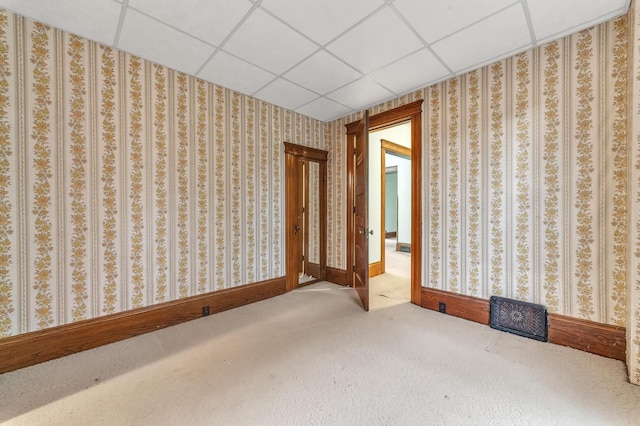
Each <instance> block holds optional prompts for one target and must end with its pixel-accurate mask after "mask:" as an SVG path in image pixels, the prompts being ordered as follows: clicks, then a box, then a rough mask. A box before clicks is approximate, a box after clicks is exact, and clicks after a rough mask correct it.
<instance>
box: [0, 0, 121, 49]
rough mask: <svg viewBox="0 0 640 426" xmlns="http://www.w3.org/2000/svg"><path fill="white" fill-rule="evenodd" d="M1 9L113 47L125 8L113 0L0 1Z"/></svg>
mask: <svg viewBox="0 0 640 426" xmlns="http://www.w3.org/2000/svg"><path fill="white" fill-rule="evenodd" d="M0 6H2V7H5V8H7V9H8V10H11V11H14V12H16V13H19V14H20V15H24V16H27V17H29V18H32V19H35V20H37V21H40V22H45V23H47V24H49V25H51V26H54V27H56V28H59V29H61V30H64V31H67V32H69V33H71V34H77V35H81V36H83V37H85V38H88V39H89V40H93V41H97V42H100V43H103V44H107V45H112V44H113V39H114V38H115V35H116V29H117V28H118V20H119V19H120V9H121V8H122V5H121V4H118V3H115V2H113V1H111V0H93V1H90V2H88V1H86V0H47V1H42V0H0Z"/></svg>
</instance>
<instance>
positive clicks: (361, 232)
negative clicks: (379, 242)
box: [360, 228, 373, 235]
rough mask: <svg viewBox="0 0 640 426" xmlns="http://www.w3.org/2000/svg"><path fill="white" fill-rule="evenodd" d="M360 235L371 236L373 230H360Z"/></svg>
mask: <svg viewBox="0 0 640 426" xmlns="http://www.w3.org/2000/svg"><path fill="white" fill-rule="evenodd" d="M360 234H369V235H373V229H366V228H362V229H361V230H360Z"/></svg>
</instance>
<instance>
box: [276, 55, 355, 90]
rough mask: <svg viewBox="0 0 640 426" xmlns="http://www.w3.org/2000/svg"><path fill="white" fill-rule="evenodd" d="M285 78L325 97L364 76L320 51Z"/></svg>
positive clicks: (288, 73)
mask: <svg viewBox="0 0 640 426" xmlns="http://www.w3.org/2000/svg"><path fill="white" fill-rule="evenodd" d="M284 77H285V78H287V79H288V80H291V81H293V82H294V83H297V84H299V85H301V86H304V87H307V88H309V89H311V90H313V91H314V92H317V93H320V94H321V95H324V94H326V93H328V92H331V91H332V90H335V89H337V88H338V87H341V86H344V85H345V84H347V83H349V82H352V81H353V80H356V79H358V78H360V77H362V74H360V73H359V72H358V71H356V70H354V69H353V68H351V67H349V66H347V65H345V64H344V63H343V62H342V61H340V60H339V59H336V58H335V57H334V56H332V55H330V54H329V53H327V52H325V51H324V50H320V51H318V52H317V53H315V54H314V55H313V56H311V57H310V58H308V59H307V60H305V61H304V62H302V63H301V64H300V65H298V66H296V67H295V68H293V69H292V70H291V71H289V72H287V73H286V74H285V75H284Z"/></svg>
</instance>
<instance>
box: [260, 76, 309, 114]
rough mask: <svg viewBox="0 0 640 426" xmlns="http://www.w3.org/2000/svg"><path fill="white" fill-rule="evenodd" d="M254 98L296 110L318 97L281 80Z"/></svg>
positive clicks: (271, 84) (262, 90)
mask: <svg viewBox="0 0 640 426" xmlns="http://www.w3.org/2000/svg"><path fill="white" fill-rule="evenodd" d="M254 96H255V97H256V98H258V99H262V100H264V101H267V102H271V103H272V104H275V105H279V106H282V107H285V108H288V109H296V108H298V107H299V106H301V105H304V104H306V103H307V102H310V101H312V100H314V99H315V98H317V97H318V95H316V94H315V93H313V92H310V91H308V90H307V89H303V88H302V87H300V86H296V85H295V84H293V83H291V82H289V81H287V80H283V79H281V78H279V79H277V80H275V81H274V82H272V83H270V84H269V85H268V86H266V87H265V88H263V89H261V90H259V91H258V92H256V93H255V95H254Z"/></svg>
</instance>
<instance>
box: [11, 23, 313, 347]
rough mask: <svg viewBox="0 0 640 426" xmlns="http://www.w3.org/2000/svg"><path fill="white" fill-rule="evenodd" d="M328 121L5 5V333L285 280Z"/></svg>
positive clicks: (31, 329)
mask: <svg viewBox="0 0 640 426" xmlns="http://www.w3.org/2000/svg"><path fill="white" fill-rule="evenodd" d="M324 130H325V129H324V124H323V123H322V122H319V121H317V120H313V119H310V118H308V117H304V116H301V115H299V114H296V113H293V112H291V111H289V110H285V109H283V108H280V107H275V106H273V105H270V104H267V103H265V102H261V101H258V100H256V99H254V98H251V97H248V96H244V95H241V94H239V93H236V92H233V91H230V90H227V89H224V88H222V87H218V86H215V85H213V84H210V83H206V82H204V81H202V80H199V79H197V78H194V77H192V76H188V75H185V74H182V73H179V72H176V71H173V70H170V69H168V68H165V67H163V66H159V65H156V64H152V63H150V62H147V61H143V60H141V59H138V58H137V57H135V56H131V55H128V54H125V53H122V52H119V51H115V50H113V49H111V48H109V47H105V46H101V45H99V44H96V43H93V42H89V41H86V40H84V39H81V38H79V37H76V36H73V35H70V34H67V33H64V32H62V31H59V30H56V29H53V28H50V27H47V26H45V25H42V24H39V23H35V22H33V21H31V20H29V19H25V18H22V17H18V16H16V15H14V14H12V13H9V12H5V11H0V213H1V215H0V217H1V218H0V336H10V335H15V334H20V333H25V332H28V331H33V330H38V329H43V328H47V327H51V326H55V325H61V324H67V323H71V322H74V321H79V320H83V319H88V318H95V317H98V316H101V315H105V314H111V313H116V312H122V311H126V310H129V309H133V308H137V307H143V306H149V305H153V304H156V303H160V302H164V301H170V300H176V299H179V298H183V297H187V296H190V295H196V294H202V293H205V292H210V291H214V290H219V289H225V288H230V287H234V286H238V285H242V284H248V283H252V282H256V281H262V280H267V279H271V278H276V277H281V276H283V275H284V271H285V268H284V234H283V225H284V211H283V209H284V204H283V190H284V183H283V152H284V147H283V144H282V143H283V141H291V142H293V143H298V144H302V145H307V146H312V147H315V148H324V138H325V132H324Z"/></svg>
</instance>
